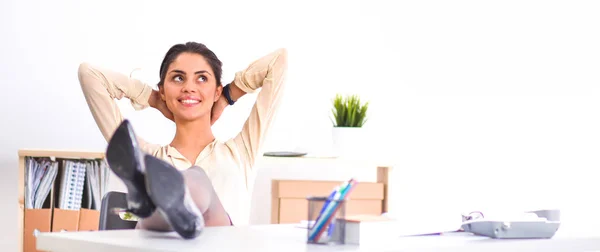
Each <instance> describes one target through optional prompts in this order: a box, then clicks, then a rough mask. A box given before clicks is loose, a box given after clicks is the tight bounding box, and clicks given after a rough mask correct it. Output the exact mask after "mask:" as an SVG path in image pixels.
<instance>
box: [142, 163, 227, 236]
mask: <svg viewBox="0 0 600 252" xmlns="http://www.w3.org/2000/svg"><path fill="white" fill-rule="evenodd" d="M146 171H147V172H146V177H147V179H146V181H147V183H148V187H149V189H148V192H149V194H150V197H152V199H153V201H154V202H155V204H156V205H157V208H158V210H159V211H156V212H155V213H154V214H152V215H151V216H150V217H148V218H143V219H142V220H140V222H139V224H138V228H142V229H148V230H153V231H173V230H175V231H178V232H181V230H184V231H183V233H188V234H187V235H183V236H191V237H195V236H196V235H197V234H191V233H190V232H192V233H193V231H192V230H191V229H192V228H193V229H195V230H196V232H199V231H201V230H202V229H203V227H204V226H223V225H230V224H231V222H230V220H229V216H228V215H227V212H226V211H225V208H224V207H223V205H222V204H221V202H220V200H219V198H218V196H217V194H216V192H215V190H214V188H213V187H212V183H211V181H210V179H209V178H208V176H207V175H206V173H205V172H204V170H203V169H202V168H200V167H197V166H195V167H191V168H189V169H187V170H185V171H182V172H180V171H178V170H177V169H176V168H175V167H172V166H171V165H170V164H168V163H166V162H164V161H162V160H158V159H156V158H154V157H152V156H148V157H147V158H146ZM178 198H179V199H181V200H179V201H178V200H176V199H178ZM182 216H183V217H182ZM200 216H201V217H200ZM196 217H200V218H196ZM202 219H203V220H202ZM190 223H196V224H195V226H194V227H191V226H189V224H190ZM178 229H179V230H178Z"/></svg>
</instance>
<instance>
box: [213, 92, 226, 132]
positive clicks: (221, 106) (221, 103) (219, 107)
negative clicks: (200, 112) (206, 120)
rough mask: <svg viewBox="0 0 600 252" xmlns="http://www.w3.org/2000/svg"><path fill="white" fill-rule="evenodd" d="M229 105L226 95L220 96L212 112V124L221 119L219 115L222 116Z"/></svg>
mask: <svg viewBox="0 0 600 252" xmlns="http://www.w3.org/2000/svg"><path fill="white" fill-rule="evenodd" d="M227 106H229V103H227V99H226V98H225V96H224V95H221V96H219V98H218V99H217V101H216V102H215V104H214V105H213V107H212V111H211V112H210V125H213V124H215V122H216V121H217V120H218V119H219V117H221V114H223V110H225V108H226V107H227Z"/></svg>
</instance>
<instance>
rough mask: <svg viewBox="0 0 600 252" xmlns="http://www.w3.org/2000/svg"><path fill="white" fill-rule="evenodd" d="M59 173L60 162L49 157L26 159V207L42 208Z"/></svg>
mask: <svg viewBox="0 0 600 252" xmlns="http://www.w3.org/2000/svg"><path fill="white" fill-rule="evenodd" d="M57 173H58V162H55V161H52V160H50V159H47V158H40V159H37V160H36V159H35V158H32V157H27V158H26V159H25V184H26V186H25V207H26V208H29V209H31V208H38V209H39V208H42V206H43V204H44V202H45V201H46V199H47V198H48V194H50V190H51V189H52V184H53V183H54V179H55V178H56V174H57Z"/></svg>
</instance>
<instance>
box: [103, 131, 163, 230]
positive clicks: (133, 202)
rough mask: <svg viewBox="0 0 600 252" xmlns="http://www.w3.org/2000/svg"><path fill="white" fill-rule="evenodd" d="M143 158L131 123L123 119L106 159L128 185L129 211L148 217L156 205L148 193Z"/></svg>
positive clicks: (112, 139)
mask: <svg viewBox="0 0 600 252" xmlns="http://www.w3.org/2000/svg"><path fill="white" fill-rule="evenodd" d="M143 158H144V154H143V153H142V151H141V150H140V149H139V144H138V142H137V139H136V136H135V133H134V131H133V128H132V126H131V123H130V122H129V121H128V120H123V122H121V124H120V125H119V127H117V129H116V130H115V132H114V133H113V136H112V137H111V139H110V141H109V142H108V147H107V149H106V161H107V163H108V165H109V167H110V169H111V170H112V171H113V172H114V173H115V174H116V175H117V176H118V177H119V178H120V179H121V180H122V181H123V183H125V186H126V187H127V207H128V209H127V211H129V212H131V213H133V214H135V215H137V216H139V217H141V218H147V217H150V215H152V213H153V212H154V210H155V209H156V206H155V205H154V203H153V202H152V200H151V199H150V197H149V196H148V193H146V180H145V179H144V171H145V167H144V166H145V165H144V159H143Z"/></svg>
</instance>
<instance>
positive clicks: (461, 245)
mask: <svg viewBox="0 0 600 252" xmlns="http://www.w3.org/2000/svg"><path fill="white" fill-rule="evenodd" d="M305 238H306V229H302V228H297V227H295V225H260V226H247V227H214V228H207V229H206V230H205V232H204V233H203V234H202V235H200V236H199V237H198V238H197V239H194V240H183V239H180V238H179V237H178V236H177V235H176V234H174V233H155V232H148V231H143V230H119V231H99V232H79V233H75V232H74V233H44V234H41V235H40V236H39V237H38V243H37V246H38V247H37V248H38V250H43V251H52V252H69V251H78V252H79V251H86V252H101V251H102V252H104V251H110V252H134V251H202V252H207V251H278V252H279V251H285V252H295V251H310V252H312V251H569V252H576V251H596V250H600V234H598V235H595V236H591V235H589V236H587V235H583V236H582V235H579V236H567V235H559V234H558V233H557V235H556V236H555V237H554V238H552V239H540V240H538V239H532V240H494V239H489V238H485V237H478V236H473V235H470V234H468V233H455V234H450V235H441V236H415V237H402V238H398V239H396V240H390V241H388V242H386V243H384V244H378V245H374V246H370V247H358V246H352V245H344V246H326V245H314V244H306V243H305Z"/></svg>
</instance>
